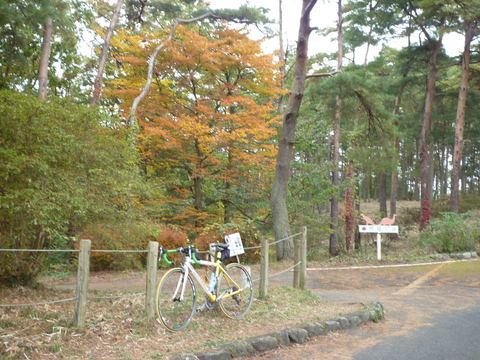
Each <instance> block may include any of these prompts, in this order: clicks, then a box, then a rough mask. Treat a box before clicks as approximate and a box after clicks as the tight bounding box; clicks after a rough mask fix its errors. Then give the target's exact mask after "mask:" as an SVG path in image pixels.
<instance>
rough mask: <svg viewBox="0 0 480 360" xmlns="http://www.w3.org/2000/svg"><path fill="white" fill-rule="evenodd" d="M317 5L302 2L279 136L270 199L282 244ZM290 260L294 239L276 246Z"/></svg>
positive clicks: (313, 0) (287, 228)
mask: <svg viewBox="0 0 480 360" xmlns="http://www.w3.org/2000/svg"><path fill="white" fill-rule="evenodd" d="M316 2H317V1H316V0H303V4H302V14H301V18H300V29H299V31H298V42H297V54H296V62H295V69H294V78H293V83H292V90H291V92H290V95H289V98H288V103H287V106H286V109H285V113H284V115H283V126H282V129H281V132H280V139H279V144H278V155H277V162H276V168H275V176H274V179H273V184H272V197H271V207H272V219H273V229H274V234H275V239H276V240H281V239H284V238H286V237H288V236H290V235H291V229H290V223H289V219H288V210H287V200H286V197H287V185H288V181H289V179H290V162H291V160H292V157H293V144H294V140H295V128H296V126H297V118H298V112H299V110H300V105H301V103H302V99H303V93H304V90H305V78H306V72H307V61H308V38H309V36H310V33H311V31H312V29H311V28H310V12H311V10H312V8H313V7H314V6H315V4H316ZM287 258H288V259H292V258H293V240H292V239H290V240H289V241H281V242H278V243H277V259H278V260H281V259H287Z"/></svg>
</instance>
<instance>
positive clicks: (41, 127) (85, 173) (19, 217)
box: [0, 91, 139, 284]
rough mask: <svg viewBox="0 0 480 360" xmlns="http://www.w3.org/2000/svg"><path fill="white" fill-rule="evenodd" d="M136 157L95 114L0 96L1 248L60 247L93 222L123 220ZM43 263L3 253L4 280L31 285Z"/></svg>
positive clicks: (58, 103)
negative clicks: (29, 283)
mask: <svg viewBox="0 0 480 360" xmlns="http://www.w3.org/2000/svg"><path fill="white" fill-rule="evenodd" d="M136 156H137V155H136V154H135V152H134V150H133V149H132V147H131V146H130V145H129V143H128V141H127V140H126V136H125V134H124V133H123V131H122V130H121V129H120V128H119V127H118V126H116V125H115V122H114V121H113V119H111V118H109V117H107V116H106V115H105V114H102V113H101V112H100V110H98V109H92V108H90V107H88V106H82V105H78V104H75V103H73V102H70V101H68V100H65V99H54V98H50V99H49V101H40V100H38V99H37V98H36V97H33V96H29V95H26V94H20V93H15V92H9V91H0V164H2V165H1V166H0V248H8V249H56V248H60V247H62V246H63V245H65V243H66V242H65V239H69V238H71V237H72V236H73V235H75V233H76V232H77V231H78V229H81V228H83V227H84V226H86V225H87V224H89V223H92V222H102V221H109V222H111V221H113V220H117V221H122V220H124V219H126V218H127V216H128V212H127V210H128V209H130V208H131V206H130V202H129V200H130V199H131V195H132V193H133V192H134V189H135V187H136V186H137V185H138V184H139V177H138V174H137V172H136V171H132V169H135V166H136ZM67 243H68V244H69V243H70V242H69V241H68V242H67ZM45 259H46V256H45V253H38V252H16V253H13V252H0V264H1V266H0V283H9V284H15V283H28V282H32V281H33V280H34V279H35V277H36V276H37V274H38V273H39V272H40V271H41V270H42V269H43V268H44V266H45Z"/></svg>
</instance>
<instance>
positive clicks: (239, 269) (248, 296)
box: [217, 264, 253, 319]
mask: <svg viewBox="0 0 480 360" xmlns="http://www.w3.org/2000/svg"><path fill="white" fill-rule="evenodd" d="M226 272H227V274H228V276H230V278H231V280H230V279H229V278H228V276H226V275H225V274H224V275H223V276H220V280H219V282H218V288H217V294H218V296H222V294H224V293H226V294H230V293H233V292H235V291H238V290H241V291H240V292H239V293H238V294H235V295H233V296H228V297H222V298H221V299H220V300H219V301H218V303H219V305H220V309H222V311H223V313H224V314H225V315H227V316H228V317H229V318H232V319H237V318H240V317H242V316H243V315H245V314H246V313H247V311H248V310H249V309H250V305H252V301H253V286H252V278H251V277H250V274H249V273H248V271H247V269H245V268H244V267H243V266H242V265H240V264H229V265H227V267H226ZM232 280H233V282H232ZM239 287H240V288H239Z"/></svg>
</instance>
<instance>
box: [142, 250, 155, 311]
mask: <svg viewBox="0 0 480 360" xmlns="http://www.w3.org/2000/svg"><path fill="white" fill-rule="evenodd" d="M157 263H158V242H157V241H150V242H149V243H148V256H147V297H146V299H145V311H146V312H147V317H148V318H152V319H153V318H154V317H155V287H156V285H157V267H158V265H157Z"/></svg>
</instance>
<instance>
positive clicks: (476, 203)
mask: <svg viewBox="0 0 480 360" xmlns="http://www.w3.org/2000/svg"><path fill="white" fill-rule="evenodd" d="M476 209H480V195H478V194H461V195H460V197H459V201H458V212H459V213H461V214H462V213H466V212H468V211H471V210H476ZM430 210H431V211H432V217H440V216H442V213H445V212H448V211H450V196H449V195H442V196H441V197H440V198H439V199H437V200H433V201H432V203H431V208H430Z"/></svg>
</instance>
